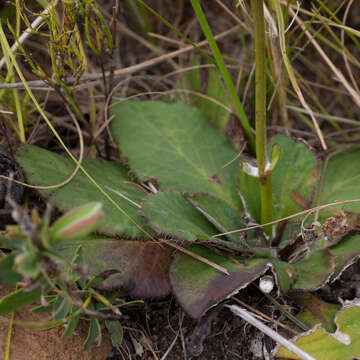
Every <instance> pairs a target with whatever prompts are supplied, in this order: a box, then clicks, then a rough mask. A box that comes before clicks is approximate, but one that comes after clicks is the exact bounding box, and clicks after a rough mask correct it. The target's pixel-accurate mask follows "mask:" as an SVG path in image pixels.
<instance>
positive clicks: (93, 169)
mask: <svg viewBox="0 0 360 360" xmlns="http://www.w3.org/2000/svg"><path fill="white" fill-rule="evenodd" d="M17 160H18V162H19V163H20V165H21V167H22V169H23V171H24V173H25V175H26V178H27V180H28V182H29V183H31V184H34V185H42V186H47V185H53V184H58V183H60V182H62V181H64V180H66V179H67V178H68V177H69V176H70V175H71V173H72V172H73V170H74V168H75V164H74V162H73V161H72V160H71V159H68V158H65V157H64V156H61V155H57V154H55V153H53V152H50V151H47V150H44V149H41V148H39V147H37V146H31V145H27V146H25V147H24V148H23V149H22V150H21V151H20V153H19V154H18V156H17ZM82 165H83V166H84V168H85V169H86V170H87V171H88V172H89V174H90V175H91V176H92V177H93V178H94V179H95V180H96V182H97V183H98V184H99V185H100V186H102V188H103V189H104V190H105V191H106V192H107V193H109V194H110V196H111V197H112V198H113V199H114V200H115V201H116V202H117V203H118V204H119V205H120V207H121V208H122V209H123V210H124V211H125V212H126V213H127V214H128V215H129V216H131V218H132V219H134V220H135V221H136V223H137V224H139V225H140V226H142V227H146V224H145V223H144V220H143V219H142V218H141V216H140V214H139V211H138V208H137V207H136V206H134V205H133V204H131V203H129V202H128V201H127V200H125V199H123V198H121V197H120V196H119V195H117V194H115V193H114V192H111V191H110V190H109V189H108V188H107V187H110V188H112V189H115V190H117V191H119V192H120V193H122V194H123V195H125V196H126V197H128V198H129V199H131V200H132V201H135V202H136V203H138V204H140V203H141V201H142V199H143V197H144V195H145V194H144V193H143V192H142V191H141V190H139V189H138V188H136V187H135V186H131V185H129V184H126V183H125V182H127V181H130V179H129V177H128V176H127V172H126V170H125V169H124V168H123V167H122V166H121V165H120V164H118V163H115V162H103V161H100V160H95V159H85V160H84V161H83V163H82ZM40 192H41V193H42V194H44V195H46V196H50V197H51V198H53V199H54V201H55V202H56V205H57V206H58V207H59V208H60V209H61V210H62V211H68V210H71V209H73V208H74V207H76V206H80V205H84V204H85V203H88V202H93V201H97V202H101V203H102V204H103V208H102V209H103V212H104V216H103V219H102V221H101V223H100V224H99V227H98V229H99V230H100V231H103V232H105V233H107V234H114V233H117V234H124V235H125V236H129V237H139V236H143V233H142V232H141V231H140V230H139V229H138V228H137V227H136V226H135V225H134V224H133V223H132V222H131V221H130V220H129V219H128V218H127V217H125V216H124V215H123V214H122V213H121V212H120V211H119V210H118V209H116V207H115V206H114V205H113V204H111V202H110V201H109V200H107V199H106V198H105V197H104V195H103V194H102V193H101V192H100V191H99V190H98V189H97V188H96V187H95V186H94V185H93V184H92V183H91V182H90V180H89V179H88V178H87V177H86V176H85V175H84V174H83V173H82V171H81V170H79V172H78V173H77V175H76V176H75V177H74V178H73V179H72V180H71V181H70V182H69V183H68V184H66V185H64V186H62V187H59V188H56V189H51V190H40Z"/></svg>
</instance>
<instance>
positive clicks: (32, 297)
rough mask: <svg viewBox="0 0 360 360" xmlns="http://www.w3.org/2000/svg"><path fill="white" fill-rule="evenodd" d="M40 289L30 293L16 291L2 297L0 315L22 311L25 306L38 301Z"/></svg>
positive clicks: (21, 290) (22, 290)
mask: <svg viewBox="0 0 360 360" xmlns="http://www.w3.org/2000/svg"><path fill="white" fill-rule="evenodd" d="M40 296H41V287H39V286H38V287H37V288H36V289H34V290H31V291H24V289H19V290H16V291H14V292H12V293H10V294H9V295H6V296H3V297H2V298H1V299H0V315H4V314H8V313H11V312H13V311H16V310H19V309H22V308H23V307H24V306H26V305H30V304H33V303H34V302H36V301H39V300H40Z"/></svg>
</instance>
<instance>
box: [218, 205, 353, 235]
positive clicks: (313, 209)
mask: <svg viewBox="0 0 360 360" xmlns="http://www.w3.org/2000/svg"><path fill="white" fill-rule="evenodd" d="M357 202H360V199H353V200H340V201H335V202H333V203H328V204H325V205H319V206H315V207H313V208H311V209H307V210H303V211H300V212H298V213H295V214H292V215H289V216H286V217H284V218H281V219H278V220H274V221H270V222H268V223H266V224H261V225H254V226H249V227H246V228H243V229H238V230H232V231H227V232H224V233H220V234H216V235H214V236H213V237H219V236H223V235H229V234H235V233H241V232H244V231H249V230H252V229H259V228H262V227H264V226H268V225H274V224H278V223H280V222H282V221H286V220H290V219H293V218H296V217H298V216H300V215H307V214H308V213H313V212H315V211H318V210H322V209H326V208H328V207H331V206H335V205H342V204H351V203H357Z"/></svg>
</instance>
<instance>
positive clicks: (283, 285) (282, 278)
mask: <svg viewBox="0 0 360 360" xmlns="http://www.w3.org/2000/svg"><path fill="white" fill-rule="evenodd" d="M269 261H270V262H271V263H272V264H273V266H274V273H275V275H276V279H277V283H278V286H279V287H280V290H281V291H282V292H283V293H287V292H288V291H289V290H290V289H291V287H292V286H293V283H294V281H295V279H296V268H295V266H294V265H292V264H289V263H287V262H284V261H280V260H275V259H269Z"/></svg>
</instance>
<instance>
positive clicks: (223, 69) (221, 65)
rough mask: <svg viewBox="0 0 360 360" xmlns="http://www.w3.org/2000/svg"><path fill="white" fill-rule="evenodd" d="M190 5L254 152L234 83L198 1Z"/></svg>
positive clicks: (247, 123)
mask: <svg viewBox="0 0 360 360" xmlns="http://www.w3.org/2000/svg"><path fill="white" fill-rule="evenodd" d="M191 5H192V6H193V9H194V11H195V14H196V16H197V18H198V21H199V23H200V26H201V28H202V30H203V32H204V35H205V37H206V39H207V41H208V42H209V46H210V49H211V51H212V53H213V55H214V58H215V61H216V65H217V67H218V69H219V71H220V73H221V75H222V77H223V79H224V82H225V85H226V87H227V90H228V91H229V93H230V96H231V100H232V102H233V104H234V107H235V110H236V113H237V115H238V116H239V119H240V122H241V125H242V126H243V128H244V131H245V133H246V135H247V137H248V139H249V141H250V144H251V146H252V148H253V150H255V138H254V135H253V133H252V131H251V127H250V124H249V121H248V119H247V116H246V114H245V111H244V109H243V107H242V105H241V102H240V99H239V97H238V94H237V91H236V88H235V86H234V83H233V81H232V78H231V75H230V73H229V71H228V69H227V68H226V65H225V62H224V60H223V57H222V55H221V52H220V49H219V47H218V46H217V44H216V41H215V39H214V36H213V34H212V32H211V29H210V26H209V24H208V22H207V20H206V17H205V14H204V12H203V10H202V8H201V6H200V3H199V1H198V0H191Z"/></svg>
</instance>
